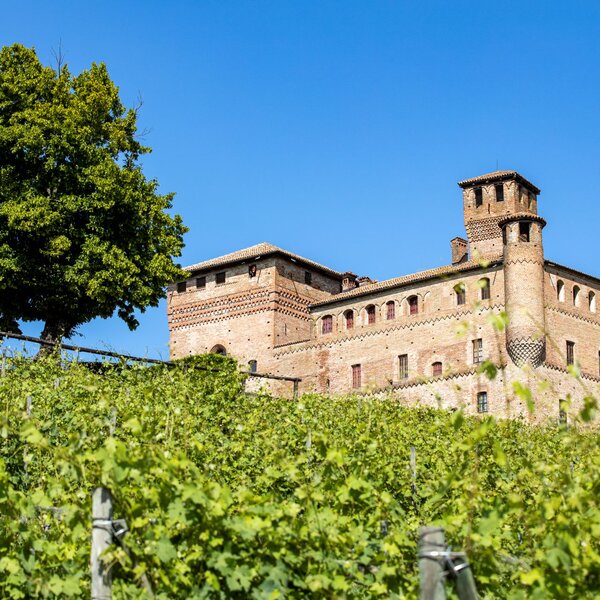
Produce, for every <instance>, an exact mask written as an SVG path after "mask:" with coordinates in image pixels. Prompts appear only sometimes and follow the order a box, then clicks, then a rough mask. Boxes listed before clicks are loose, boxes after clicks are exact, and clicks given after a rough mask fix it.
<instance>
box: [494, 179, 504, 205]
mask: <svg viewBox="0 0 600 600" xmlns="http://www.w3.org/2000/svg"><path fill="white" fill-rule="evenodd" d="M494 187H495V188H496V202H504V185H503V184H502V183H499V184H498V185H496V186H494Z"/></svg>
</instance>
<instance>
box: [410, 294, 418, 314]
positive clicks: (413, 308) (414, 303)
mask: <svg viewBox="0 0 600 600" xmlns="http://www.w3.org/2000/svg"><path fill="white" fill-rule="evenodd" d="M408 307H409V312H410V314H411V315H416V314H418V313H419V300H418V298H417V297H416V296H411V297H410V298H409V299H408Z"/></svg>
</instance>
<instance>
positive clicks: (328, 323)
mask: <svg viewBox="0 0 600 600" xmlns="http://www.w3.org/2000/svg"><path fill="white" fill-rule="evenodd" d="M321 331H322V332H323V333H331V332H332V331H333V317H332V316H331V315H327V316H325V317H323V324H322V328H321Z"/></svg>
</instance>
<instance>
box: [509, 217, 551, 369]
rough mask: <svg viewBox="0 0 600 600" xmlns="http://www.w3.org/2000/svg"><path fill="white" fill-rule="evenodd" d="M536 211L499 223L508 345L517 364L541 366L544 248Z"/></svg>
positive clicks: (510, 354)
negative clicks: (502, 254) (501, 240)
mask: <svg viewBox="0 0 600 600" xmlns="http://www.w3.org/2000/svg"><path fill="white" fill-rule="evenodd" d="M545 224H546V222H545V221H544V219H542V218H541V217H538V216H537V215H532V214H529V213H526V212H524V213H516V214H513V215H509V216H507V217H505V218H504V219H502V220H501V221H500V223H499V225H500V228H501V231H502V238H503V246H504V298H505V308H506V313H507V315H508V325H507V327H506V349H507V350H508V354H509V356H510V358H511V359H512V361H513V362H514V363H515V364H516V365H517V366H519V367H520V366H523V365H526V364H528V365H530V366H532V367H533V368H536V367H539V366H540V365H541V364H542V362H543V361H544V359H545V356H546V339H545V323H544V249H543V246H542V228H543V227H544V225H545Z"/></svg>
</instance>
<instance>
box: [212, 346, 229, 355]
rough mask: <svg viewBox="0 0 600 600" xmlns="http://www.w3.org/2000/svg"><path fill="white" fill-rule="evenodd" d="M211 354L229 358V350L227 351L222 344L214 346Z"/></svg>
mask: <svg viewBox="0 0 600 600" xmlns="http://www.w3.org/2000/svg"><path fill="white" fill-rule="evenodd" d="M210 353H211V354H220V355H221V356H227V350H225V348H224V347H223V346H221V344H217V345H216V346H213V347H212V349H211V351H210Z"/></svg>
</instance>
